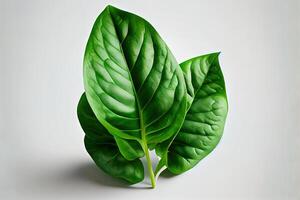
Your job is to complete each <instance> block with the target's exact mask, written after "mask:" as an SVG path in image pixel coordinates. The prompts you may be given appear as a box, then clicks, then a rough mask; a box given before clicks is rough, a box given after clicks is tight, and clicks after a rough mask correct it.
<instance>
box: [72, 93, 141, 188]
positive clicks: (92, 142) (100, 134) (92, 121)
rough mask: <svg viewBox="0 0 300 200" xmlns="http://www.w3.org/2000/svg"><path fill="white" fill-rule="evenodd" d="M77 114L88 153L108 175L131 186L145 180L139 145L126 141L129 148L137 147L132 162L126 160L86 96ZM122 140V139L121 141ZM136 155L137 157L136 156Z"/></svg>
mask: <svg viewBox="0 0 300 200" xmlns="http://www.w3.org/2000/svg"><path fill="white" fill-rule="evenodd" d="M77 114H78V119H79V121H80V124H81V126H82V128H83V130H84V132H85V134H86V135H85V138H84V143H85V147H86V150H87V152H88V153H89V154H90V156H91V157H92V159H93V160H94V161H95V163H96V164H97V166H98V167H100V168H101V169H102V170H103V171H104V172H106V173H107V174H109V175H111V176H113V177H117V178H121V179H123V180H125V181H127V182H129V183H131V184H133V183H138V182H140V181H142V180H143V179H144V167H143V164H142V162H141V161H140V160H139V159H138V158H134V157H141V156H143V151H142V150H141V148H140V146H139V144H138V143H137V142H136V141H134V140H131V141H126V143H127V145H128V146H131V147H132V146H133V147H136V146H137V148H135V149H134V150H131V151H132V152H131V154H129V155H130V156H132V159H131V160H127V159H125V157H124V156H123V155H122V154H121V152H120V150H119V149H118V146H117V144H116V141H115V139H114V137H113V136H112V135H111V134H109V133H108V131H107V130H106V129H105V128H104V126H102V125H101V123H100V122H99V121H98V119H97V118H96V116H95V114H94V113H93V111H92V109H91V108H90V106H89V104H88V101H87V99H86V96H85V94H83V95H82V96H81V98H80V101H79V104H78V107H77ZM120 140H122V139H120ZM134 155H136V156H134Z"/></svg>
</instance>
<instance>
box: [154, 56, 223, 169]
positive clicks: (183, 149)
mask: <svg viewBox="0 0 300 200" xmlns="http://www.w3.org/2000/svg"><path fill="white" fill-rule="evenodd" d="M218 55H219V53H213V54H208V55H204V56H199V57H196V58H193V59H190V60H188V61H186V62H184V63H182V64H180V67H181V68H182V70H183V72H184V76H185V82H186V87H187V91H188V93H187V95H188V110H187V114H186V117H185V120H184V123H183V125H182V127H181V129H180V131H179V133H178V134H177V135H175V136H173V137H172V138H170V139H168V140H167V141H165V142H163V143H160V144H159V145H157V146H156V153H157V154H158V155H159V156H160V157H161V160H160V162H159V163H158V165H157V168H156V170H155V173H156V175H157V174H158V173H159V172H160V171H161V169H163V167H164V166H166V167H167V168H168V170H169V171H171V172H172V173H174V174H180V173H183V172H185V171H187V170H189V169H191V168H192V167H194V166H195V165H196V164H197V163H198V162H199V161H200V160H202V159H203V158H204V157H206V156H207V155H208V154H209V153H210V152H211V151H212V150H213V149H214V148H215V147H216V146H217V144H218V143H219V141H220V139H221V137H222V134H223V129H224V125H225V120H226V116H227V110H228V104H227V97H226V90H225V83H224V78H223V75H222V71H221V68H220V65H219V61H218Z"/></svg>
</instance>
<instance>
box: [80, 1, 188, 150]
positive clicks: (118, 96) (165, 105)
mask: <svg viewBox="0 0 300 200" xmlns="http://www.w3.org/2000/svg"><path fill="white" fill-rule="evenodd" d="M84 85H85V91H86V95H87V99H88V102H89V104H90V106H91V108H92V110H93V111H94V113H95V115H96V117H97V119H98V120H99V121H100V122H101V124H103V126H104V127H105V128H106V129H107V130H108V131H109V132H110V133H111V134H113V135H115V136H118V137H120V138H124V139H135V140H137V141H138V142H139V143H140V144H141V145H142V146H143V148H144V149H147V148H148V147H147V144H148V145H151V146H152V145H154V144H156V143H159V142H162V141H164V140H167V139H168V138H170V137H171V136H173V135H174V134H176V133H177V132H178V130H179V129H180V127H181V125H182V123H183V120H184V116H185V110H186V88H185V84H184V77H183V74H182V71H181V69H180V67H179V65H178V64H177V62H176V60H175V58H174V56H173V55H172V53H171V52H170V50H169V48H168V47H167V45H166V44H165V43H164V41H163V40H162V39H161V37H160V36H159V34H158V33H157V32H156V30H155V29H154V28H153V27H152V26H151V25H150V24H149V23H148V22H147V21H145V20H144V19H142V18H140V17H138V16H136V15H134V14H131V13H128V12H125V11H122V10H119V9H117V8H114V7H112V6H108V7H106V8H105V10H104V11H103V12H102V13H101V14H100V16H99V17H98V18H97V20H96V22H95V24H94V26H93V29H92V32H91V34H90V37H89V40H88V44H87V47H86V52H85V57H84ZM118 145H119V147H120V149H121V151H126V150H125V149H126V144H123V143H120V142H119V141H118Z"/></svg>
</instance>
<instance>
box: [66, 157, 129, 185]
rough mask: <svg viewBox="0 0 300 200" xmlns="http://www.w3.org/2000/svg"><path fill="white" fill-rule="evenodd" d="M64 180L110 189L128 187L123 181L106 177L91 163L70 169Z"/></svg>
mask: <svg viewBox="0 0 300 200" xmlns="http://www.w3.org/2000/svg"><path fill="white" fill-rule="evenodd" d="M65 178H67V179H72V180H75V181H76V180H77V181H81V182H82V181H83V182H89V183H93V184H97V185H105V186H110V187H124V188H128V187H130V185H129V184H128V183H126V182H125V181H122V180H121V179H116V178H113V177H110V176H108V175H107V174H105V173H104V172H103V171H101V169H99V168H98V167H97V166H96V165H95V164H94V163H92V162H88V163H82V164H80V165H78V166H76V167H74V168H72V169H70V173H68V174H66V177H65Z"/></svg>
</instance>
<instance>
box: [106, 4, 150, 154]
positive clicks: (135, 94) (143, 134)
mask: <svg viewBox="0 0 300 200" xmlns="http://www.w3.org/2000/svg"><path fill="white" fill-rule="evenodd" d="M108 13H109V15H110V17H111V20H112V23H113V25H114V29H115V33H116V36H117V38H118V40H119V46H120V50H121V52H122V56H123V58H124V61H125V63H126V69H127V72H128V74H129V78H130V82H131V84H132V86H133V87H132V88H133V93H134V97H135V99H136V103H137V109H138V112H139V121H140V129H141V140H138V142H139V143H140V144H141V146H142V147H143V148H144V146H145V145H146V146H147V141H146V128H145V126H144V119H143V112H142V109H141V104H140V101H139V98H138V96H137V92H136V89H135V86H134V82H133V79H132V76H131V73H130V70H129V66H128V63H127V60H126V57H125V54H124V51H123V47H122V44H121V42H120V41H121V40H120V38H119V35H118V33H117V30H116V25H115V22H114V18H113V16H112V14H111V12H110V7H108ZM145 150H148V149H144V151H145Z"/></svg>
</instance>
